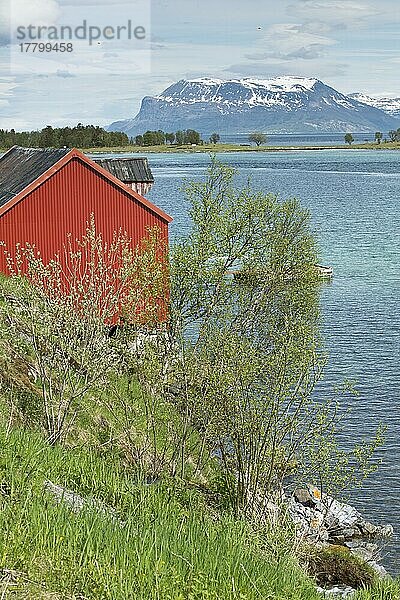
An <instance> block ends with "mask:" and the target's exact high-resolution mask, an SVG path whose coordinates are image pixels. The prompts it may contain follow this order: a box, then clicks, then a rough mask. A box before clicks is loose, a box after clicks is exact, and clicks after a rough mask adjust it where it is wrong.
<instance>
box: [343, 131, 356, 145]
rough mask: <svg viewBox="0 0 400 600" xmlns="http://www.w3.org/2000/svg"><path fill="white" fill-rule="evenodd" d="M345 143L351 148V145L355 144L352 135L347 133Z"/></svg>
mask: <svg viewBox="0 0 400 600" xmlns="http://www.w3.org/2000/svg"><path fill="white" fill-rule="evenodd" d="M344 141H345V142H346V144H349V146H351V144H352V143H353V142H354V138H353V136H352V134H351V133H346V135H345V136H344Z"/></svg>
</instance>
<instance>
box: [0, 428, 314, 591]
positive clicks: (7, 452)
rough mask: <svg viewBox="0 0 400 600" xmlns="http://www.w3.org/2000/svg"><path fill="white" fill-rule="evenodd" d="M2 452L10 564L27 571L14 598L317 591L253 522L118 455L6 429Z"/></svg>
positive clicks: (0, 552)
mask: <svg viewBox="0 0 400 600" xmlns="http://www.w3.org/2000/svg"><path fill="white" fill-rule="evenodd" d="M0 449H1V452H0V456H1V462H0V472H1V476H2V478H3V481H5V482H7V484H8V486H9V488H8V489H9V493H7V494H6V495H3V496H1V497H0V498H1V499H0V502H1V507H2V510H1V511H0V527H1V530H2V533H3V535H2V536H1V538H0V556H1V564H0V569H7V570H8V571H14V572H16V573H17V575H16V579H17V582H16V583H14V584H12V583H11V584H10V585H9V593H10V597H12V596H11V593H12V592H13V589H14V590H17V589H18V590H19V591H20V593H21V594H22V593H26V595H27V597H30V598H38V597H40V594H41V593H43V594H44V592H46V593H48V594H50V593H53V594H59V595H60V597H62V598H72V597H75V598H76V597H85V598H87V599H88V600H92V599H93V600H95V599H99V598H102V599H107V598H109V599H110V600H125V599H126V598H131V599H132V600H143V598H146V600H156V599H157V600H158V599H161V598H162V599H163V600H164V599H166V598H171V599H173V600H178V599H183V600H195V599H196V600H207V599H213V600H235V599H236V600H256V599H259V598H269V599H270V600H284V599H285V600H289V599H295V598H296V599H297V600H314V599H316V598H317V595H316V593H315V592H314V591H313V585H312V583H311V582H310V581H309V580H308V579H307V578H306V577H305V576H304V575H303V574H302V573H301V571H300V570H299V568H298V567H297V566H296V564H295V561H294V560H293V559H291V558H290V557H280V558H279V559H273V558H272V557H270V556H268V555H266V554H265V552H264V551H263V549H262V545H261V544H260V541H259V540H258V538H257V537H256V536H255V535H254V534H252V532H251V530H250V529H249V527H248V526H247V525H246V524H245V523H243V522H238V521H234V520H233V519H232V518H231V517H229V516H221V517H220V519H219V520H218V521H215V520H213V519H212V518H211V516H210V515H208V514H207V512H206V511H204V510H203V509H202V508H201V506H202V503H201V502H199V501H195V500H194V496H193V495H192V498H191V499H190V498H187V497H182V492H179V490H178V491H177V492H176V491H175V490H174V488H173V487H169V486H165V485H158V486H146V485H144V484H142V483H140V482H135V481H134V480H132V479H131V478H130V477H129V476H128V475H127V474H126V472H124V470H123V469H122V468H121V466H120V465H119V464H118V462H114V463H113V462H107V461H105V460H104V458H99V457H98V456H96V453H94V452H92V451H90V449H88V448H82V449H81V450H79V449H75V450H73V449H69V450H67V449H63V448H62V447H61V446H58V447H55V448H50V447H49V446H47V445H46V443H45V442H44V441H43V440H42V439H41V437H40V436H38V435H34V434H32V433H31V434H27V433H26V432H23V431H18V430H15V431H14V432H12V434H10V435H9V436H6V435H5V433H4V431H1V434H0ZM45 480H51V481H53V482H55V483H58V484H61V485H65V486H66V487H67V488H69V489H72V490H74V491H75V492H77V493H80V494H82V495H84V496H86V497H87V496H89V495H90V496H91V497H92V498H95V499H97V500H101V501H102V502H104V503H105V504H106V505H107V506H110V507H112V508H114V509H115V510H116V511H117V515H118V517H119V518H121V519H122V520H123V521H124V523H125V524H124V526H121V525H119V524H118V523H116V522H115V520H113V519H112V518H108V517H107V516H100V515H99V514H98V513H96V512H95V511H93V510H90V509H86V510H84V511H82V512H80V513H78V514H75V513H73V512H72V511H71V510H70V509H69V508H68V507H67V506H66V505H65V504H63V503H61V504H57V503H56V502H55V501H54V500H53V499H52V497H51V496H49V495H48V494H47V493H46V492H45V491H44V489H43V483H44V481H45ZM4 489H5V488H4ZM193 493H194V492H193ZM18 574H19V575H18ZM0 586H1V584H0ZM1 589H2V588H1V587H0V590H1ZM21 597H22V596H21Z"/></svg>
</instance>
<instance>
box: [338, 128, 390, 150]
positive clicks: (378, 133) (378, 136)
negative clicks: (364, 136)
mask: <svg viewBox="0 0 400 600" xmlns="http://www.w3.org/2000/svg"><path fill="white" fill-rule="evenodd" d="M388 136H389V139H387V138H385V139H384V140H383V141H384V142H400V127H399V128H398V129H392V130H391V131H389V132H388ZM374 139H375V142H376V143H377V144H380V143H381V142H382V139H383V133H382V132H381V131H376V132H375V136H374ZM344 141H345V142H346V144H349V146H351V144H352V143H353V142H354V137H353V136H352V134H351V133H346V135H345V136H344Z"/></svg>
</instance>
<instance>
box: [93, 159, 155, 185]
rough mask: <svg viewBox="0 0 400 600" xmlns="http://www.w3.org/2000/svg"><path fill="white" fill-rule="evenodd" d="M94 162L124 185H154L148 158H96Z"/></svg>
mask: <svg viewBox="0 0 400 600" xmlns="http://www.w3.org/2000/svg"><path fill="white" fill-rule="evenodd" d="M92 160H93V161H94V162H95V163H97V164H98V165H99V166H100V167H103V169H106V171H109V172H110V173H111V174H112V175H114V177H116V178H117V179H120V180H121V181H123V182H124V183H154V177H153V173H152V172H151V169H150V166H149V162H148V160H147V158H144V157H134V158H94V159H92Z"/></svg>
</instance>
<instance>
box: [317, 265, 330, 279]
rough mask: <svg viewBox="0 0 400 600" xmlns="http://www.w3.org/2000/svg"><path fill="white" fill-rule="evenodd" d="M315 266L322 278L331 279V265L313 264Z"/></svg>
mask: <svg viewBox="0 0 400 600" xmlns="http://www.w3.org/2000/svg"><path fill="white" fill-rule="evenodd" d="M315 268H316V270H317V272H318V275H319V277H323V278H324V279H332V277H333V269H332V267H324V266H323V265H315Z"/></svg>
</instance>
